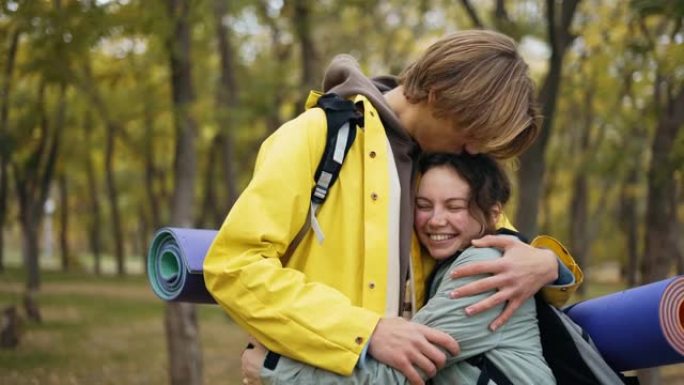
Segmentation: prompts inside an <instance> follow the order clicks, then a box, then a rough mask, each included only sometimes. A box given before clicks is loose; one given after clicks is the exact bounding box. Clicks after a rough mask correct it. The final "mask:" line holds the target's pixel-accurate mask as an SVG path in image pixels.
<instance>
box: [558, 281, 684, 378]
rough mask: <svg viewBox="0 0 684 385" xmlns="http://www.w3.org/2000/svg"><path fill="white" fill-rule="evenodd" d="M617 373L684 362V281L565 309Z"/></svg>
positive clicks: (649, 286)
mask: <svg viewBox="0 0 684 385" xmlns="http://www.w3.org/2000/svg"><path fill="white" fill-rule="evenodd" d="M565 312H566V313H567V314H568V316H570V318H572V319H573V320H574V321H575V322H576V323H577V324H579V325H580V326H581V327H582V328H583V329H584V330H585V331H586V332H587V333H589V336H591V339H592V340H593V341H594V343H595V344H596V347H597V348H598V350H599V352H601V355H602V356H603V357H604V358H605V360H606V362H607V363H608V364H609V365H610V366H611V367H612V368H613V369H615V370H617V371H626V370H635V369H644V368H651V367H655V366H663V365H670V364H676V363H681V362H684V276H677V277H673V278H669V279H665V280H662V281H658V282H654V283H651V284H648V285H644V286H639V287H635V288H631V289H628V290H624V291H622V292H618V293H613V294H609V295H606V296H602V297H598V298H593V299H589V300H586V301H582V302H579V303H577V304H575V305H572V306H570V307H568V308H566V309H565Z"/></svg>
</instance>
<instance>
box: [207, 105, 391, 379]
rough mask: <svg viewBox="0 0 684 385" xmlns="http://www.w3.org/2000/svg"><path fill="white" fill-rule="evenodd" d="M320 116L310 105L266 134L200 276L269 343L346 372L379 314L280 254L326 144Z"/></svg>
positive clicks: (305, 204) (301, 217) (304, 209)
mask: <svg viewBox="0 0 684 385" xmlns="http://www.w3.org/2000/svg"><path fill="white" fill-rule="evenodd" d="M324 124H325V116H324V113H323V112H322V111H321V110H320V109H310V110H308V111H306V112H305V113H304V114H302V115H300V116H299V117H298V118H296V119H294V120H293V121H290V122H288V123H286V124H285V125H284V126H282V127H281V128H280V129H278V131H276V133H274V134H273V135H272V136H271V137H270V138H269V139H268V140H267V141H265V142H264V144H263V145H262V147H261V149H260V151H259V154H258V157H257V161H256V166H255V170H254V175H253V177H252V180H251V182H250V183H249V185H248V186H247V188H246V189H245V191H244V192H243V193H242V194H241V196H240V198H239V199H238V200H237V202H236V203H235V204H234V206H233V208H232V209H231V211H230V213H229V215H228V217H227V218H226V220H225V222H224V223H223V225H222V226H221V228H220V230H219V232H218V235H217V237H216V239H215V240H214V242H213V244H212V246H211V247H210V249H209V251H208V253H207V255H206V257H205V261H204V278H205V283H206V286H207V289H208V290H209V292H210V293H211V294H212V296H213V297H214V298H215V299H216V301H217V303H218V304H219V305H221V307H223V309H225V311H226V312H227V313H228V315H229V316H230V317H231V318H232V319H233V320H234V321H235V322H236V323H237V324H238V325H239V326H241V327H242V328H244V329H245V330H246V331H247V332H248V333H250V334H251V335H253V336H254V337H255V338H256V339H257V340H258V341H260V342H261V343H263V344H264V345H265V346H266V347H267V348H268V349H270V350H271V351H274V352H276V353H279V354H281V355H284V356H288V357H292V358H293V359H296V360H299V361H302V362H305V363H309V364H312V365H316V366H318V367H321V368H324V369H327V370H330V371H333V372H337V373H341V374H350V373H351V372H352V370H353V369H354V366H355V365H356V362H357V360H358V357H359V354H360V352H361V350H362V349H363V346H364V345H365V343H366V341H368V339H369V338H370V335H371V333H372V331H373V329H374V328H375V325H376V324H377V322H378V320H379V315H377V314H375V313H374V312H372V311H369V310H366V309H363V308H360V307H357V306H353V305H352V304H351V302H350V300H349V299H348V298H347V297H346V296H345V295H343V294H342V293H340V292H339V291H337V290H335V289H333V288H331V287H329V286H326V285H323V284H320V283H316V282H312V281H310V280H308V279H307V277H306V276H305V275H304V274H303V273H301V272H300V271H297V270H295V269H291V268H285V267H283V266H282V263H281V261H280V257H281V256H282V255H283V254H284V253H285V251H286V249H287V247H288V245H289V244H290V242H291V241H292V240H293V238H294V237H295V236H296V234H297V233H298V232H299V230H300V229H301V227H302V225H303V224H304V221H305V219H306V216H307V214H308V210H309V204H310V194H311V187H312V185H313V173H314V171H315V165H316V164H317V163H318V161H319V160H320V157H321V154H322V153H323V148H324V145H325V138H324V137H325V134H315V133H316V132H323V133H325V130H324V127H321V125H324ZM312 127H313V128H312ZM316 129H318V131H316ZM312 133H314V134H312ZM316 135H317V136H316ZM330 258H331V260H333V261H334V260H335V259H336V258H335V256H334V255H331V256H330Z"/></svg>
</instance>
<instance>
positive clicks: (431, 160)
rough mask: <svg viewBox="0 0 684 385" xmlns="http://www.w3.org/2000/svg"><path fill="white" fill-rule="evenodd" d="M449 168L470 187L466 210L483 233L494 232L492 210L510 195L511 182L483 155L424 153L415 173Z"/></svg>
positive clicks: (494, 163)
mask: <svg viewBox="0 0 684 385" xmlns="http://www.w3.org/2000/svg"><path fill="white" fill-rule="evenodd" d="M440 166H446V167H450V168H451V169H453V170H454V171H456V173H457V174H458V175H460V176H461V178H463V179H464V180H465V181H466V183H468V186H469V187H470V197H469V198H468V210H469V211H470V214H471V215H472V216H473V217H474V218H475V219H476V220H477V221H478V222H479V223H480V224H482V226H483V228H484V230H485V233H494V232H495V231H496V223H494V221H493V220H492V218H493V215H492V208H493V207H494V206H495V205H496V204H497V203H498V204H500V205H501V206H503V205H505V204H506V202H508V199H509V198H510V196H511V182H510V180H509V178H508V175H506V172H505V171H504V169H503V168H502V167H501V165H500V164H499V162H497V161H496V160H495V159H494V158H492V157H490V156H487V155H482V154H478V155H470V154H468V153H465V152H464V153H462V154H458V155H457V154H452V153H426V154H423V155H422V156H421V157H420V160H419V161H418V170H419V171H420V173H421V174H425V173H426V172H427V171H429V170H430V169H432V168H435V167H440Z"/></svg>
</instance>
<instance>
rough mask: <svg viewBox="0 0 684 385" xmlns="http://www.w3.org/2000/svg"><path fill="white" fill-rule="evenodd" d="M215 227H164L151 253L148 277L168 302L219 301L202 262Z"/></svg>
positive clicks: (214, 232) (155, 290) (149, 255)
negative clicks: (203, 269)
mask: <svg viewBox="0 0 684 385" xmlns="http://www.w3.org/2000/svg"><path fill="white" fill-rule="evenodd" d="M217 233H218V232H217V231H215V230H203V229H187V228H173V227H163V228H161V229H159V230H158V231H157V232H156V233H155V234H154V237H153V239H152V244H151V245H150V251H149V253H148V254H147V278H148V280H149V281H150V285H151V286H152V290H153V291H154V293H155V294H156V295H157V296H158V297H159V298H161V299H163V300H164V301H177V302H193V303H209V304H215V303H216V301H215V300H214V298H213V297H212V296H211V294H209V291H207V288H206V286H205V285H204V275H203V273H202V263H203V261H204V256H205V255H206V253H207V250H209V246H211V243H212V242H213V240H214V238H215V237H216V234H217Z"/></svg>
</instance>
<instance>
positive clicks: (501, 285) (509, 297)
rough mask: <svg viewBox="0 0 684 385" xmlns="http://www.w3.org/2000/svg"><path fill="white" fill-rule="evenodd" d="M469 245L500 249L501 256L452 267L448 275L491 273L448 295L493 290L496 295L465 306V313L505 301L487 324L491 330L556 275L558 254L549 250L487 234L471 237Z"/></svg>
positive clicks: (497, 326) (460, 275)
mask: <svg viewBox="0 0 684 385" xmlns="http://www.w3.org/2000/svg"><path fill="white" fill-rule="evenodd" d="M473 245H474V246H477V247H493V248H496V249H499V250H501V251H503V253H504V254H503V257H502V258H499V259H498V260H495V261H486V262H478V263H472V264H469V265H467V266H463V267H460V268H458V269H455V270H453V271H452V272H451V277H452V278H456V277H463V276H470V275H478V274H492V276H490V277H487V278H483V279H480V280H478V281H476V282H473V283H470V284H467V285H465V286H463V287H461V288H459V289H458V290H457V291H454V292H452V293H451V296H452V297H453V298H455V297H465V296H469V295H474V294H478V293H482V292H485V291H489V290H493V289H497V290H498V291H497V292H496V294H494V295H492V296H490V297H488V298H487V299H484V300H482V301H480V302H478V303H476V304H474V305H472V306H469V307H468V308H466V313H467V314H468V315H473V314H477V313H480V312H483V311H485V310H488V309H490V308H492V307H493V306H496V305H498V304H501V303H503V302H506V301H508V304H507V305H506V307H505V308H504V311H503V312H502V313H501V315H499V317H497V318H496V319H495V320H494V322H492V324H491V325H489V327H490V329H491V330H496V329H498V328H499V327H501V325H503V324H504V323H506V322H507V321H508V319H509V318H511V316H512V315H513V313H514V312H515V311H516V310H517V309H518V308H519V307H520V305H522V304H523V303H524V302H525V301H527V299H528V298H530V297H532V296H533V295H534V294H535V293H536V292H537V291H539V290H540V289H541V288H542V287H544V286H545V285H546V284H548V283H550V282H553V281H555V280H556V279H557V278H558V257H557V256H556V255H555V254H554V253H553V252H552V251H551V250H547V249H537V248H534V247H532V246H530V245H528V244H526V243H523V242H522V241H520V240H518V239H516V238H513V237H507V236H502V235H487V236H485V237H483V238H481V239H477V240H473Z"/></svg>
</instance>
